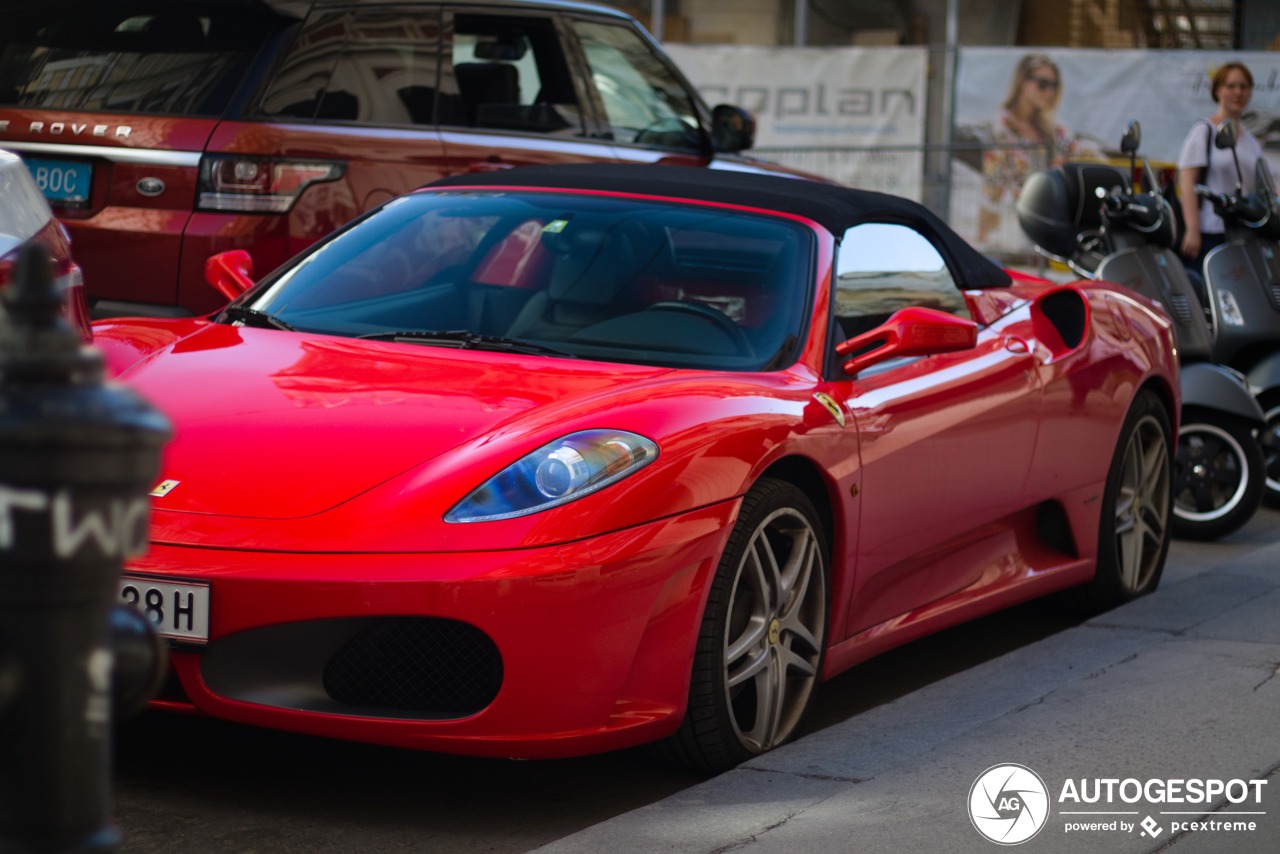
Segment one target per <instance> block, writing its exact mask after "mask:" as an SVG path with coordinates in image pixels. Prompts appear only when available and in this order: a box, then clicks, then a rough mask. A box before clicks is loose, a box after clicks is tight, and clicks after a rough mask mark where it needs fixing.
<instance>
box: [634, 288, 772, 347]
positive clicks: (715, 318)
mask: <svg viewBox="0 0 1280 854" xmlns="http://www.w3.org/2000/svg"><path fill="white" fill-rule="evenodd" d="M645 311H679V312H684V313H685V314H692V315H695V316H696V317H700V318H702V319H703V320H706V321H709V322H711V323H714V324H715V325H716V326H717V327H719V329H720V331H721V332H723V333H724V334H725V335H727V336H728V337H729V340H730V341H731V342H733V346H734V347H735V348H737V350H738V352H739V353H740V354H742V355H750V354H752V353H753V352H754V350H753V348H752V346H751V341H749V340H748V339H747V334H746V333H745V332H743V331H742V327H740V326H739V325H738V324H736V323H734V322H733V321H732V320H730V319H729V316H728V315H727V314H725V313H724V312H722V311H720V310H719V309H715V308H712V307H711V306H709V305H707V304H706V303H701V302H696V301H694V300H680V299H669V300H663V301H662V302H655V303H654V304H653V305H651V306H648V307H647V308H646V309H645Z"/></svg>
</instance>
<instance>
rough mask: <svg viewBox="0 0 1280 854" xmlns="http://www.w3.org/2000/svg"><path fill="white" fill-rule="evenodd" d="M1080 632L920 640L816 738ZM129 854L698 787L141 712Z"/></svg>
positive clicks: (1262, 526) (1246, 543)
mask: <svg viewBox="0 0 1280 854" xmlns="http://www.w3.org/2000/svg"><path fill="white" fill-rule="evenodd" d="M1275 542H1280V513H1277V512H1275V511H1263V512H1262V513H1260V514H1259V516H1258V517H1256V518H1255V519H1254V520H1253V521H1252V522H1251V523H1250V524H1249V525H1248V526H1246V527H1245V528H1244V529H1243V530H1241V531H1240V532H1238V533H1237V534H1235V535H1233V536H1232V537H1230V538H1228V539H1227V540H1225V541H1223V542H1220V543H1216V544H1198V543H1175V544H1174V546H1173V550H1172V551H1171V554H1170V561H1169V567H1168V570H1167V573H1168V578H1169V579H1170V580H1176V579H1179V578H1185V577H1188V576H1190V575H1195V574H1196V573H1198V572H1200V571H1203V570H1204V569H1206V568H1208V567H1211V566H1213V565H1214V564H1215V562H1217V561H1219V560H1221V559H1222V558H1223V557H1224V556H1226V555H1231V554H1235V553H1239V552H1241V551H1244V550H1248V549H1251V548H1256V547H1258V545H1259V544H1267V543H1275ZM1075 625H1077V621H1076V620H1074V619H1072V618H1068V617H1065V616H1063V615H1061V614H1059V613H1057V612H1055V611H1053V610H1052V609H1049V608H1047V607H1045V606H1043V605H1039V604H1035V603H1033V604H1031V605H1028V606H1023V607H1020V608H1017V609H1014V610H1011V611H1008V612H1005V613H1002V614H998V615H995V616H992V617H988V618H986V619H984V620H981V621H978V622H975V623H972V624H970V625H968V626H963V627H960V628H957V629H954V630H951V631H948V632H945V633H942V634H940V635H937V636H935V637H933V638H929V639H926V640H923V641H920V642H917V643H914V644H911V645H909V646H907V647H903V648H901V649H899V650H895V651H893V652H890V653H888V654H886V655H884V656H881V657H880V658H878V659H876V660H873V661H871V662H868V663H866V664H864V665H862V666H860V667H857V668H854V669H853V670H851V671H849V672H847V673H845V674H842V675H841V676H840V677H838V678H837V679H835V680H833V681H832V682H831V683H828V684H827V685H826V686H824V689H823V691H822V693H821V694H820V697H819V700H818V703H817V705H816V706H815V708H814V709H813V710H812V714H811V717H810V719H809V722H808V731H810V732H813V731H817V730H819V729H822V728H824V727H826V726H830V725H831V724H834V723H838V722H840V721H843V720H845V719H847V718H849V717H851V716H853V715H856V714H859V713H861V712H864V711H866V710H868V709H871V708H874V707H875V706H878V705H880V704H883V703H886V702H888V701H890V700H893V699H895V698H897V697H899V696H902V695H904V694H908V693H911V692H913V691H916V690H919V689H921V688H923V687H925V686H928V685H931V684H932V683H934V682H937V681H939V680H941V679H943V678H944V677H946V676H948V675H950V674H952V673H956V672H959V671H963V670H967V669H969V668H971V667H975V666H976V665H978V664H980V663H981V662H983V661H986V660H988V659H991V658H994V657H996V656H999V655H1003V654H1005V653H1006V652H1009V651H1012V650H1017V649H1020V648H1022V647H1024V646H1027V645H1030V644H1032V643H1034V642H1035V641H1037V640H1039V639H1041V638H1043V637H1046V636H1048V635H1051V634H1054V633H1056V632H1058V631H1061V630H1063V629H1067V628H1070V627H1072V626H1075ZM116 750H117V758H116V764H117V769H116V775H115V783H114V792H115V799H116V810H115V813H116V817H117V820H118V822H119V824H120V825H121V827H122V829H123V830H124V833H125V839H126V845H125V850H126V851H128V852H178V851H181V852H188V851H200V852H218V851H228V852H277V851H279V852H293V851H297V852H304V851H305V852H328V851H334V852H337V851H342V852H349V851H360V852H388V851H417V852H422V851H429V852H454V851H457V852H463V851H466V852H525V851H529V850H531V849H533V848H536V847H538V846H540V845H543V844H546V843H548V842H552V841H554V840H557V839H560V838H562V837H564V836H567V835H569V834H571V833H574V832H576V831H579V830H581V829H583V828H586V827H589V826H591V825H593V824H596V823H598V822H601V821H604V820H605V819H608V818H611V817H613V816H616V815H620V814H622V813H625V812H628V811H630V810H633V809H637V808H639V807H642V806H645V805H646V804H650V803H653V802H655V801H658V800H661V799H663V798H666V797H668V796H669V795H672V794H675V793H677V792H680V791H682V790H684V789H685V788H688V787H690V786H692V785H694V784H695V783H698V782H700V778H699V777H698V776H696V775H692V774H689V773H686V772H683V771H679V770H675V769H672V768H669V767H667V766H664V765H662V764H659V763H657V762H655V761H652V760H651V759H650V758H649V757H648V756H647V755H646V754H645V753H644V752H643V751H641V750H635V751H624V752H620V753H615V754H610V755H604V756H596V757H588V758H583V759H573V760H561V761H542V762H507V761H495V760H483V759H470V758H462V757H450V756H440V755H433V754H424V753H415V752H412V751H403V750H393V749H388V748H381V747H372V746H368V745H360V744H352V743H344V742H336V741H328V740H323V739H316V738H310V737H304V736H294V735H289V734H286V733H278V732H270V731H265V730H255V729H251V728H247V727H241V726H237V725H232V724H226V723H222V722H219V721H213V720H206V719H201V718H189V717H182V716H176V715H162V714H156V713H148V714H144V715H143V716H141V717H139V718H137V719H134V720H132V721H128V722H126V723H124V724H123V725H122V726H121V727H120V729H119V733H118V738H117V747H116Z"/></svg>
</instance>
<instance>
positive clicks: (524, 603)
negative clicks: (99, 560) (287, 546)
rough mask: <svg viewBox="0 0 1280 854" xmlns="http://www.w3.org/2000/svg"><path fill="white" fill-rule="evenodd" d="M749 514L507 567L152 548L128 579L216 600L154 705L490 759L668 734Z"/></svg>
mask: <svg viewBox="0 0 1280 854" xmlns="http://www.w3.org/2000/svg"><path fill="white" fill-rule="evenodd" d="M738 506H739V502H738V501H736V500H734V501H727V502H722V503H720V504H717V505H713V506H711V507H706V508H702V509H700V510H695V511H691V512H689V513H685V514H681V515H678V516H673V517H669V518H666V519H662V520H659V521H655V522H651V523H648V524H645V525H641V526H638V527H636V528H631V529H627V530H624V531H618V532H614V533H612V534H607V535H603V536H600V537H595V538H592V539H589V540H581V541H577V542H572V543H568V544H565V545H561V546H556V547H547V548H537V549H524V550H513V551H492V552H465V553H431V554H296V553H269V552H242V551H228V550H217V549H197V548H186V547H178V546H165V545H157V546H153V548H152V551H151V552H150V553H149V554H148V555H147V556H145V557H143V558H140V559H137V560H135V561H133V562H131V564H130V565H129V566H128V567H127V571H128V572H131V573H140V574H156V575H160V576H166V577H169V578H174V579H193V580H194V579H198V580H202V581H207V582H208V583H209V584H210V620H209V642H208V644H207V645H205V646H200V647H196V646H192V645H188V644H180V645H175V646H174V648H173V650H172V656H171V658H172V662H173V669H174V674H175V675H176V677H177V680H178V681H179V682H180V683H181V691H180V692H170V693H168V694H166V695H165V696H162V697H161V698H160V699H158V700H156V701H155V702H154V703H153V705H155V706H157V707H160V708H169V709H173V710H186V711H197V712H200V713H203V714H207V715H211V716H215V717H219V718H224V719H227V720H232V721H237V722H240V723H246V724H251V725H256V726H264V727H272V728H276V729H282V730H289V731H294V732H301V733H308V734H312V735H320V736H327V737H333V738H344V739H350V740H355V741H366V742H372V743H378V744H388V745H395V746H401V747H410V748H416V749H425V750H439V751H444V752H455V753H469V754H475V755H488V756H510V757H524V758H538V757H556V756H569V755H577V754H584V753H592V752H597V751H602V750H612V749H616V748H620V747H625V746H629V745H632V744H637V743H641V742H644V741H648V740H652V739H656V738H661V737H663V736H664V735H668V734H670V733H671V732H674V730H675V729H676V727H677V726H678V725H679V722H680V718H681V717H682V715H683V713H684V707H685V702H686V700H687V695H688V688H689V674H690V668H691V666H692V660H693V648H694V643H695V641H696V638H697V632H698V626H699V623H700V620H701V616H702V611H703V607H704V604H705V601H706V588H707V585H708V583H709V581H710V578H711V576H712V574H713V572H714V570H715V567H716V565H717V562H718V560H719V557H720V554H721V551H722V550H723V548H724V543H725V540H726V539H727V537H728V534H729V531H730V529H731V528H732V525H733V522H734V520H735V518H736V514H737V510H738ZM476 533H477V539H480V538H482V536H483V534H482V528H481V527H480V526H477V527H476Z"/></svg>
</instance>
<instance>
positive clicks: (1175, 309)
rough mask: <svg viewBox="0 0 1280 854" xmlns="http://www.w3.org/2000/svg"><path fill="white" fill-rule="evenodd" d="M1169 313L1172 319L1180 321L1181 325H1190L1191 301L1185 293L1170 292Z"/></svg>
mask: <svg viewBox="0 0 1280 854" xmlns="http://www.w3.org/2000/svg"><path fill="white" fill-rule="evenodd" d="M1168 303H1169V313H1170V314H1171V315H1173V319H1174V320H1176V321H1178V323H1181V324H1182V325H1183V326H1190V325H1191V301H1190V300H1189V299H1187V297H1186V295H1185V294H1170V295H1169V299H1168Z"/></svg>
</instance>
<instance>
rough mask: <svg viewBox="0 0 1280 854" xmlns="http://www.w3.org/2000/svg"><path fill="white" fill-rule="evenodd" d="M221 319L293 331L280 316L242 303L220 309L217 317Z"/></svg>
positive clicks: (246, 324) (262, 327)
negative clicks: (220, 312) (220, 311)
mask: <svg viewBox="0 0 1280 854" xmlns="http://www.w3.org/2000/svg"><path fill="white" fill-rule="evenodd" d="M218 319H219V320H222V321H231V322H232V323H239V324H240V325H241V326H256V327H258V328H260V329H283V330H285V331H287V332H293V331H295V330H294V328H293V327H292V326H290V325H289V324H288V323H285V322H284V321H283V320H281V319H280V318H278V317H276V316H275V315H274V314H271V313H270V312H266V311H263V310H262V309H259V308H248V307H246V306H243V305H229V306H227V307H226V308H224V309H223V310H222V314H221V315H219V317H218Z"/></svg>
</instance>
